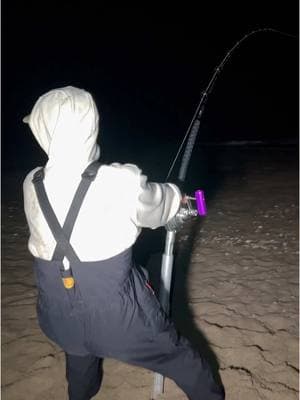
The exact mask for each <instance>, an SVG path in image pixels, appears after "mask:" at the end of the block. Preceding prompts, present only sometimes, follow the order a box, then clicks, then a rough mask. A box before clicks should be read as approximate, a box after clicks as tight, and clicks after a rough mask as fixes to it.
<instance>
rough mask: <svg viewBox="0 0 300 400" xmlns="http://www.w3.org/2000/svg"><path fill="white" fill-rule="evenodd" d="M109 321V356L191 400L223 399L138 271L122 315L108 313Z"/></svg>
mask: <svg viewBox="0 0 300 400" xmlns="http://www.w3.org/2000/svg"><path fill="white" fill-rule="evenodd" d="M116 310H117V309H116ZM118 314H119V315H118ZM109 321H110V325H109V327H108V328H109V335H106V337H107V338H108V341H107V343H106V345H107V346H109V350H110V351H109V353H108V356H109V357H112V358H115V359H119V360H121V361H124V362H127V363H130V364H133V365H138V366H141V367H144V368H147V369H150V370H152V371H155V372H158V373H160V374H162V375H164V376H166V377H169V378H171V379H173V380H174V381H175V382H176V384H177V385H178V386H179V387H180V388H181V389H182V390H183V391H184V392H185V393H186V395H187V396H188V398H189V399H190V400H223V399H224V398H225V395H224V390H223V388H222V387H220V386H218V385H217V384H216V383H215V381H214V378H213V375H212V371H211V368H210V366H209V364H208V363H207V362H206V360H205V359H204V358H203V357H202V356H201V354H199V352H197V351H195V350H194V349H193V348H192V346H191V344H190V342H189V341H188V340H187V339H185V338H183V337H181V336H180V335H179V334H178V332H177V331H176V329H175V327H174V325H173V323H172V322H171V321H170V320H169V318H167V316H166V314H165V313H164V312H163V311H162V309H161V306H160V304H159V302H158V300H157V299H156V296H155V295H154V292H153V290H152V289H151V288H150V287H149V284H148V282H147V279H146V278H145V277H144V276H143V274H141V273H140V272H139V271H138V270H136V269H135V270H134V271H133V277H132V279H131V280H130V283H128V284H127V286H126V288H125V290H124V293H123V295H122V308H121V312H120V313H118V312H117V311H115V312H114V313H113V314H110V320H109ZM106 348H107V349H108V347H106Z"/></svg>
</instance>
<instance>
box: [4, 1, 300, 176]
mask: <svg viewBox="0 0 300 400" xmlns="http://www.w3.org/2000/svg"><path fill="white" fill-rule="evenodd" d="M207 3H208V2H207ZM222 3H224V2H209V4H210V7H209V8H208V7H206V6H205V3H204V2H198V7H197V8H194V7H195V6H194V7H192V6H182V5H181V6H179V5H178V6H172V7H170V8H168V9H162V8H161V7H158V6H157V7H155V6H153V7H147V6H146V5H145V6H143V7H138V8H136V7H133V6H132V7H129V6H128V7H125V6H123V7H115V8H112V7H108V6H105V4H106V3H105V2H101V1H99V2H97V4H98V5H97V6H95V5H92V4H93V3H91V2H87V1H86V2H80V3H78V5H75V4H77V3H74V2H72V1H61V2H55V1H52V2H41V1H39V2H36V3H35V5H33V3H30V2H14V1H9V0H5V1H4V2H2V160H3V162H2V166H3V167H4V169H9V168H17V169H20V168H32V167H34V166H36V165H37V164H38V165H40V164H41V161H40V160H43V158H42V153H41V151H39V149H38V146H37V145H36V143H35V142H34V140H33V138H32V137H31V135H30V132H29V130H28V128H27V127H26V126H24V124H23V123H22V117H23V116H24V115H26V114H27V113H29V112H30V110H31V108H32V106H33V104H34V102H35V101H36V100H37V98H38V97H39V96H40V95H41V94H43V93H45V92H46V91H48V90H50V89H53V88H55V87H60V86H65V85H73V86H78V87H82V88H85V89H87V90H89V91H91V92H92V94H93V95H94V97H95V99H96V102H97V105H98V108H99V110H100V114H101V119H102V121H101V139H100V143H101V144H102V147H103V148H104V153H103V154H104V157H106V159H107V160H111V161H112V160H119V161H132V162H139V161H141V159H142V157H143V156H144V155H145V154H146V153H147V155H148V157H152V156H151V154H152V155H153V157H155V152H156V148H157V146H164V145H166V144H168V143H169V148H170V154H168V158H170V159H171V158H172V156H173V154H174V151H175V150H176V147H177V146H178V144H179V143H180V139H181V137H182V136H183V135H184V133H185V130H186V128H187V126H188V124H189V122H190V119H191V118H192V116H193V113H194V111H195V108H196V106H197V104H198V102H199V100H200V96H201V91H202V90H204V89H205V87H206V85H207V84H208V81H209V79H210V78H211V76H212V73H213V71H214V68H215V67H216V66H217V64H218V63H219V62H220V61H221V60H222V58H223V57H224V56H225V54H226V52H227V51H228V50H229V48H231V47H232V46H233V45H234V43H235V42H236V41H237V40H239V39H241V37H242V36H243V35H244V34H245V33H247V32H249V31H251V30H252V29H256V28H261V27H271V28H274V29H279V30H281V31H285V32H288V33H291V34H294V35H297V36H298V5H297V2H296V1H294V2H283V3H282V4H281V6H276V5H274V4H272V3H274V2H271V1H270V2H268V1H263V0H261V1H260V2H255V1H254V2H253V1H252V2H249V3H248V4H246V3H245V2H236V3H233V2H225V3H226V7H225V6H224V5H223V6H221V4H222ZM147 4H148V3H147ZM180 4H182V3H180ZM191 4H192V3H191ZM195 4H197V3H195ZM228 4H231V6H230V7H228ZM235 4H239V6H236V5H235ZM297 139H298V40H297V39H290V38H287V37H283V36H280V35H276V34H271V33H260V34H258V35H256V36H253V37H252V38H250V39H248V41H246V42H244V44H242V45H241V47H240V49H238V50H237V51H236V52H235V54H234V55H233V56H232V58H231V59H230V61H229V63H228V64H227V65H226V66H225V68H224V70H223V71H222V73H221V74H220V76H219V78H218V81H217V83H216V85H215V88H214V89H213V92H212V93H211V95H210V96H209V101H208V103H207V106H206V109H205V113H204V115H203V118H202V125H201V131H200V134H199V143H203V142H208V141H209V142H219V141H228V140H250V141H256V140H268V141H282V140H289V141H290V140H292V141H297Z"/></svg>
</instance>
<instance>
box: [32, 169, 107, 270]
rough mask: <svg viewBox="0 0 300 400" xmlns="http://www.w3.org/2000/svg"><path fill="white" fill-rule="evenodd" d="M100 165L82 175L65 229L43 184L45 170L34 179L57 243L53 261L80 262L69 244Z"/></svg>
mask: <svg viewBox="0 0 300 400" xmlns="http://www.w3.org/2000/svg"><path fill="white" fill-rule="evenodd" d="M99 167H100V164H99V163H98V162H94V163H92V164H90V165H89V166H88V167H87V168H86V170H85V171H84V172H83V174H82V179H81V182H80V184H79V186H78V188H77V190H76V193H75V196H74V198H73V200H72V203H71V206H70V209H69V211H68V214H67V217H66V219H65V222H64V225H63V227H61V225H60V223H59V221H58V219H57V217H56V215H55V213H54V211H53V208H52V206H51V204H50V202H49V199H48V196H47V193H46V190H45V186H44V183H43V179H44V170H43V168H42V169H40V170H38V171H37V172H36V173H35V174H34V177H33V180H32V182H33V184H34V187H35V191H36V194H37V198H38V201H39V204H40V207H41V210H42V212H43V214H44V216H45V218H46V221H47V223H48V225H49V227H50V229H51V231H52V234H53V236H54V238H55V240H56V242H57V244H56V248H55V251H54V254H53V258H52V259H53V260H58V261H61V260H62V259H63V258H64V256H66V257H67V258H68V259H69V261H71V262H72V261H73V262H74V261H80V260H79V258H78V256H77V254H76V252H75V250H74V249H73V247H72V245H71V244H70V242H69V239H70V237H71V234H72V230H73V227H74V224H75V221H76V218H77V215H78V213H79V210H80V207H81V205H82V202H83V200H84V197H85V195H86V193H87V190H88V188H89V186H90V184H91V183H92V181H93V180H94V179H95V176H96V175H97V171H98V168H99Z"/></svg>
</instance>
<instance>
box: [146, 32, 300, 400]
mask: <svg viewBox="0 0 300 400" xmlns="http://www.w3.org/2000/svg"><path fill="white" fill-rule="evenodd" d="M261 32H270V33H277V34H280V35H283V36H286V37H291V38H297V37H296V36H294V35H291V34H289V33H286V32H282V31H279V30H276V29H272V28H260V29H255V30H253V31H251V32H249V33H247V34H245V35H244V36H243V37H242V38H241V39H240V40H238V41H237V42H236V43H235V44H234V46H233V47H232V48H231V49H230V50H229V51H228V52H227V53H226V55H225V57H224V58H223V59H222V61H221V62H220V64H218V66H217V67H216V68H215V70H214V73H213V75H212V77H211V79H210V80H209V83H208V85H207V87H206V88H205V90H204V91H203V92H202V96H201V99H200V102H199V104H198V106H197V108H196V111H195V113H194V115H193V118H192V120H191V122H190V125H189V126H188V129H187V131H186V133H185V135H184V138H183V140H182V142H181V144H180V146H179V149H178V151H177V154H176V156H175V157H174V160H173V162H172V164H171V167H170V169H169V171H168V174H167V176H166V181H167V180H168V179H169V177H170V175H171V172H172V170H173V169H174V166H175V163H176V161H177V159H178V157H179V155H180V153H181V151H182V149H183V146H184V144H185V143H186V145H185V150H184V153H183V156H182V159H181V164H180V168H179V173H178V184H179V187H180V188H182V186H183V184H184V182H185V178H186V174H187V170H188V166H189V163H190V159H191V156H192V152H193V148H194V146H195V143H196V139H197V135H198V132H199V130H200V120H201V117H202V115H203V112H204V108H205V105H206V103H207V99H208V95H209V94H210V93H211V91H212V89H213V87H214V85H215V83H216V80H217V78H218V76H219V75H220V73H221V71H222V70H223V68H224V66H225V64H226V63H227V62H228V60H229V59H230V57H231V56H232V54H233V53H234V51H235V50H236V49H237V48H238V47H239V46H240V45H241V44H242V43H243V42H244V41H245V40H246V39H248V38H249V37H251V36H253V35H255V34H257V33H261ZM185 199H186V202H185V204H183V205H182V206H181V208H180V210H179V211H178V213H177V214H176V216H175V217H174V218H173V219H172V220H171V221H170V222H169V223H168V224H167V225H166V230H167V233H166V239H165V248H164V253H163V255H162V263H161V282H160V291H159V300H160V303H161V305H162V308H163V309H164V311H165V313H166V314H167V315H168V314H169V310H170V291H171V283H172V273H173V262H174V255H173V250H174V245H175V238H176V232H177V231H178V230H179V229H180V228H181V227H182V225H183V224H184V223H185V222H186V221H187V220H188V219H190V218H191V217H195V216H197V215H198V216H205V215H206V204H205V197H204V192H203V191H202V190H196V192H195V197H190V196H185ZM163 391H164V377H163V376H162V375H160V374H158V373H155V374H154V382H153V391H152V397H151V400H155V399H157V398H158V396H159V395H161V394H162V393H163Z"/></svg>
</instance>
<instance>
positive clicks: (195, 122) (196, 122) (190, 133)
mask: <svg viewBox="0 0 300 400" xmlns="http://www.w3.org/2000/svg"><path fill="white" fill-rule="evenodd" d="M261 32H272V33H277V34H280V35H283V36H287V37H291V38H297V36H294V35H291V34H289V33H286V32H282V31H279V30H277V29H273V28H260V29H255V30H253V31H251V32H249V33H247V34H246V35H244V36H243V37H242V38H241V39H240V40H238V41H237V42H236V43H235V44H234V46H233V47H232V48H231V49H230V50H229V51H228V52H227V53H226V55H225V57H224V58H223V59H222V61H221V62H220V64H219V65H218V66H217V67H216V68H215V70H214V73H213V75H212V77H211V79H210V81H209V83H208V85H207V87H206V88H205V90H204V91H203V92H202V96H201V99H200V102H199V104H198V106H197V108H196V111H195V113H194V115H193V118H192V120H191V122H190V125H189V126H188V129H187V131H186V133H185V135H184V138H183V140H182V142H181V144H180V146H179V149H178V151H177V154H176V156H175V157H174V160H173V162H172V164H171V167H170V169H169V171H168V174H167V176H166V181H167V180H168V179H169V177H170V175H171V172H172V170H173V168H174V166H175V163H176V161H177V159H178V157H179V155H180V153H181V150H182V148H183V146H184V144H185V142H186V141H187V139H188V141H187V144H186V147H185V151H184V154H183V156H182V161H181V165H180V170H179V174H178V181H179V184H183V182H184V181H185V178H186V173H187V169H188V165H189V162H190V159H191V156H192V151H193V148H194V145H195V142H196V138H197V135H198V132H199V129H200V120H201V117H202V114H203V111H204V108H205V105H206V102H207V98H208V95H209V94H210V93H211V91H212V89H213V87H214V84H215V83H216V80H217V78H218V76H219V75H220V73H221V71H222V69H223V68H224V66H225V64H226V63H227V62H228V60H229V59H230V57H231V56H232V54H233V52H234V51H235V50H236V49H237V48H238V47H239V46H240V45H241V44H242V43H243V42H244V41H245V40H246V39H248V38H249V37H250V36H253V35H255V34H257V33H261Z"/></svg>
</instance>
